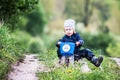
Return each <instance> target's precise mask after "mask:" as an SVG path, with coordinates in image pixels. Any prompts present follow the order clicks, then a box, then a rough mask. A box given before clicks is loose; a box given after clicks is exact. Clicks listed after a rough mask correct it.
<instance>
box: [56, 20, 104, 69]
mask: <svg viewBox="0 0 120 80" xmlns="http://www.w3.org/2000/svg"><path fill="white" fill-rule="evenodd" d="M64 32H65V35H64V36H63V38H62V39H60V40H59V41H58V42H57V44H56V46H57V47H58V50H57V55H58V58H59V63H61V59H62V55H61V53H60V44H61V43H62V42H73V43H75V44H76V46H75V51H74V60H75V61H78V60H79V59H81V58H86V59H87V60H89V61H90V62H91V63H93V64H94V65H95V66H96V67H99V66H100V64H101V63H102V61H103V57H102V56H100V57H98V58H97V57H96V56H95V55H94V54H93V52H92V51H91V50H89V49H83V50H80V48H81V46H82V45H83V44H84V41H83V39H82V38H81V37H80V35H79V34H78V33H76V32H75V21H74V20H72V19H68V20H65V21H64Z"/></svg>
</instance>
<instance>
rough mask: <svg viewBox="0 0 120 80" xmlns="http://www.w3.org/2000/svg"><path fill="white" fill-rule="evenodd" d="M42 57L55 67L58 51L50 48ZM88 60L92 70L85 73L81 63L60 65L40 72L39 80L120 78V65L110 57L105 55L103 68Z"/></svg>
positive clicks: (114, 79) (101, 79) (50, 66)
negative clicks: (69, 65) (74, 65)
mask: <svg viewBox="0 0 120 80" xmlns="http://www.w3.org/2000/svg"><path fill="white" fill-rule="evenodd" d="M40 58H41V59H42V60H43V62H44V64H45V65H47V66H48V67H49V68H53V67H54V66H55V63H54V62H55V61H56V60H57V56H56V51H55V50H49V51H48V52H47V53H46V54H43V55H40ZM86 61H87V60H86ZM56 62H57V61H56ZM87 62H88V66H89V67H90V68H91V70H92V72H89V73H83V72H81V70H80V66H81V64H76V67H68V68H66V67H59V68H55V69H54V70H51V71H49V72H38V74H37V75H38V77H39V80H120V77H119V75H120V67H119V66H118V65H117V64H116V63H115V62H114V61H113V60H110V59H109V58H108V57H106V56H104V61H103V63H102V65H101V67H102V69H100V68H97V67H95V66H94V65H93V64H91V63H90V62H89V61H87Z"/></svg>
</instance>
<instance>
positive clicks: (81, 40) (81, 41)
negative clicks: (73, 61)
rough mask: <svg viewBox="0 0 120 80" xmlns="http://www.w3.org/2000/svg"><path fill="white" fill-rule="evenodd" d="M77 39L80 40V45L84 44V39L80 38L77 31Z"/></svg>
mask: <svg viewBox="0 0 120 80" xmlns="http://www.w3.org/2000/svg"><path fill="white" fill-rule="evenodd" d="M76 35H77V41H79V42H80V45H83V44H84V40H83V39H82V38H81V36H80V35H79V34H78V33H77V34H76Z"/></svg>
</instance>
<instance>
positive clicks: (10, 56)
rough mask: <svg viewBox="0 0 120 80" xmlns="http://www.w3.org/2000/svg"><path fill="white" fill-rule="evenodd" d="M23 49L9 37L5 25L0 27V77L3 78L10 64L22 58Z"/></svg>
mask: <svg viewBox="0 0 120 80" xmlns="http://www.w3.org/2000/svg"><path fill="white" fill-rule="evenodd" d="M21 53H23V49H22V48H21V46H20V45H19V44H17V42H16V40H15V39H14V38H12V37H11V35H10V33H9V30H8V29H7V28H6V26H2V27H1V28H0V79H3V78H5V76H6V74H7V72H8V71H9V69H10V64H11V63H14V62H15V61H17V60H19V59H22V58H23V55H22V54H21Z"/></svg>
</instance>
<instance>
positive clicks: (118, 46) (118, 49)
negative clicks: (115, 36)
mask: <svg viewBox="0 0 120 80" xmlns="http://www.w3.org/2000/svg"><path fill="white" fill-rule="evenodd" d="M106 51H107V52H108V54H109V56H112V57H120V42H119V41H116V43H110V44H109V47H108V48H107V50H106Z"/></svg>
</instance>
